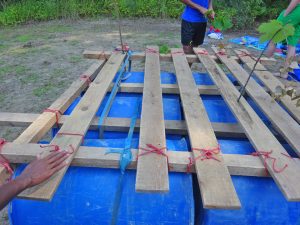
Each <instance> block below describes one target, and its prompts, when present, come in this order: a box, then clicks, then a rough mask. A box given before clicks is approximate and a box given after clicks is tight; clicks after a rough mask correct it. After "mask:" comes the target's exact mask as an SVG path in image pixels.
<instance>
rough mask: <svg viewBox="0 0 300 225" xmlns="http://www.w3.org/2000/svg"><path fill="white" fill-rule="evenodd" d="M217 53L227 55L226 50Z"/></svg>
mask: <svg viewBox="0 0 300 225" xmlns="http://www.w3.org/2000/svg"><path fill="white" fill-rule="evenodd" d="M217 54H218V55H227V54H226V52H224V51H218V52H217Z"/></svg>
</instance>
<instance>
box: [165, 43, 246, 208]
mask: <svg viewBox="0 0 300 225" xmlns="http://www.w3.org/2000/svg"><path fill="white" fill-rule="evenodd" d="M171 53H172V57H173V61H174V66H175V71H176V78H177V83H178V87H179V90H180V99H181V104H182V107H183V111H184V117H185V121H186V125H187V129H188V134H189V140H190V143H191V148H192V152H193V156H194V158H197V157H201V155H202V154H203V153H202V152H199V151H197V150H194V149H215V148H217V147H218V141H217V138H216V136H215V134H214V131H213V128H212V126H211V123H210V122H209V118H208V115H207V113H206V111H205V107H204V105H203V102H202V100H201V98H200V96H199V93H198V91H197V87H196V84H195V81H194V78H193V74H192V71H191V69H190V66H189V64H188V61H187V60H186V58H185V55H184V53H183V50H182V49H171ZM214 157H215V158H216V159H217V160H209V159H206V160H196V161H195V167H196V173H197V178H198V183H199V187H200V193H201V197H202V203H203V207H204V208H213V209H239V208H240V207H241V203H240V201H239V199H238V197H237V194H236V192H235V189H234V186H233V184H232V181H231V177H230V174H229V172H228V170H227V168H226V165H225V164H224V160H223V157H222V153H221V152H220V153H219V154H216V155H214Z"/></svg>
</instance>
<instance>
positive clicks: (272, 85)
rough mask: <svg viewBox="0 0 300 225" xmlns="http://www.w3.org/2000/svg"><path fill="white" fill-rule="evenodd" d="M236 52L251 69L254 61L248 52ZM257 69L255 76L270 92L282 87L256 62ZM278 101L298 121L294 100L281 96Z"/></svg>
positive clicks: (299, 113) (241, 50)
mask: <svg viewBox="0 0 300 225" xmlns="http://www.w3.org/2000/svg"><path fill="white" fill-rule="evenodd" d="M235 52H236V54H238V56H239V58H240V59H241V61H242V62H243V63H245V65H246V66H247V67H248V68H249V69H252V68H253V65H254V63H255V61H254V59H253V58H252V57H250V56H248V55H247V54H249V52H248V51H247V50H245V49H240V50H235ZM256 69H257V70H255V74H256V76H257V77H258V78H259V80H260V81H261V82H262V83H263V84H264V85H265V86H266V88H268V89H269V91H270V92H271V93H275V92H276V91H275V90H276V87H278V86H279V87H281V88H283V89H284V84H283V83H281V82H280V81H279V80H278V79H277V78H276V77H274V75H273V74H272V73H271V72H269V71H268V70H267V69H266V68H265V67H264V66H263V65H262V64H261V63H258V64H257V68H256ZM280 102H281V103H282V104H283V105H284V106H285V108H286V109H287V110H288V111H289V113H290V114H291V115H292V116H293V118H294V119H295V120H296V121H297V122H298V123H300V108H299V107H296V102H295V101H292V100H291V98H290V97H289V96H283V97H281V98H280Z"/></svg>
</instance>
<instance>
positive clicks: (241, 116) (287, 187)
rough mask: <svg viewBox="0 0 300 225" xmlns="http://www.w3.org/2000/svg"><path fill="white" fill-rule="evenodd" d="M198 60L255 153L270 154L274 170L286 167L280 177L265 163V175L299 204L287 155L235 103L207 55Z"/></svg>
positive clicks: (299, 183) (297, 171)
mask: <svg viewBox="0 0 300 225" xmlns="http://www.w3.org/2000/svg"><path fill="white" fill-rule="evenodd" d="M194 51H195V52H199V51H203V49H200V48H196V49H194ZM198 57H199V59H200V61H201V62H202V64H203V66H204V67H205V68H206V70H207V71H208V73H209V74H210V75H211V77H212V79H213V81H214V83H215V84H216V85H217V86H218V87H219V89H220V92H221V94H222V96H223V98H224V100H225V101H226V102H227V104H228V106H229V107H230V109H231V110H232V112H233V113H234V115H235V117H236V118H237V120H238V121H239V122H240V124H241V126H242V127H243V128H244V130H245V133H246V135H247V137H248V138H249V140H250V142H251V143H252V145H253V146H254V148H255V149H256V151H272V157H274V158H275V159H276V168H282V167H283V166H284V165H288V167H286V168H285V170H283V171H282V172H281V173H276V172H275V171H274V170H273V167H272V163H273V160H266V166H267V169H268V171H269V173H270V174H271V176H272V177H273V179H274V180H275V182H276V183H277V185H278V187H279V188H280V190H281V191H282V192H283V194H284V196H285V197H286V199H287V200H289V201H299V200H300V167H299V165H298V164H296V163H295V161H294V160H291V159H290V158H288V157H287V156H285V155H283V154H286V155H287V152H286V150H285V149H284V148H283V147H282V145H281V144H280V143H279V142H278V140H277V139H276V138H275V137H274V136H273V134H272V133H271V132H270V130H269V129H268V128H267V127H266V125H265V124H264V123H263V122H262V121H261V120H260V118H259V117H258V115H257V114H256V113H255V111H254V110H253V109H252V108H251V106H250V105H249V104H248V103H247V101H246V100H245V99H244V98H241V100H240V101H239V102H237V98H238V96H239V92H238V91H237V90H236V89H235V88H234V86H233V84H232V83H231V82H230V81H229V79H228V78H227V77H226V75H225V73H224V72H223V71H222V69H220V67H219V66H218V65H217V64H216V63H215V61H214V60H213V59H211V58H210V56H209V55H203V54H198ZM260 158H261V159H262V160H264V157H263V156H260Z"/></svg>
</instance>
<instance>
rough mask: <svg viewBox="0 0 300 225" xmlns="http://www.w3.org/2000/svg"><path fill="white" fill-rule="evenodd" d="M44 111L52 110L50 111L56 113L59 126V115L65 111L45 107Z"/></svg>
mask: <svg viewBox="0 0 300 225" xmlns="http://www.w3.org/2000/svg"><path fill="white" fill-rule="evenodd" d="M44 112H50V113H55V119H56V126H57V127H59V126H58V123H59V116H61V115H62V114H63V113H62V112H61V111H60V110H58V109H45V110H44Z"/></svg>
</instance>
